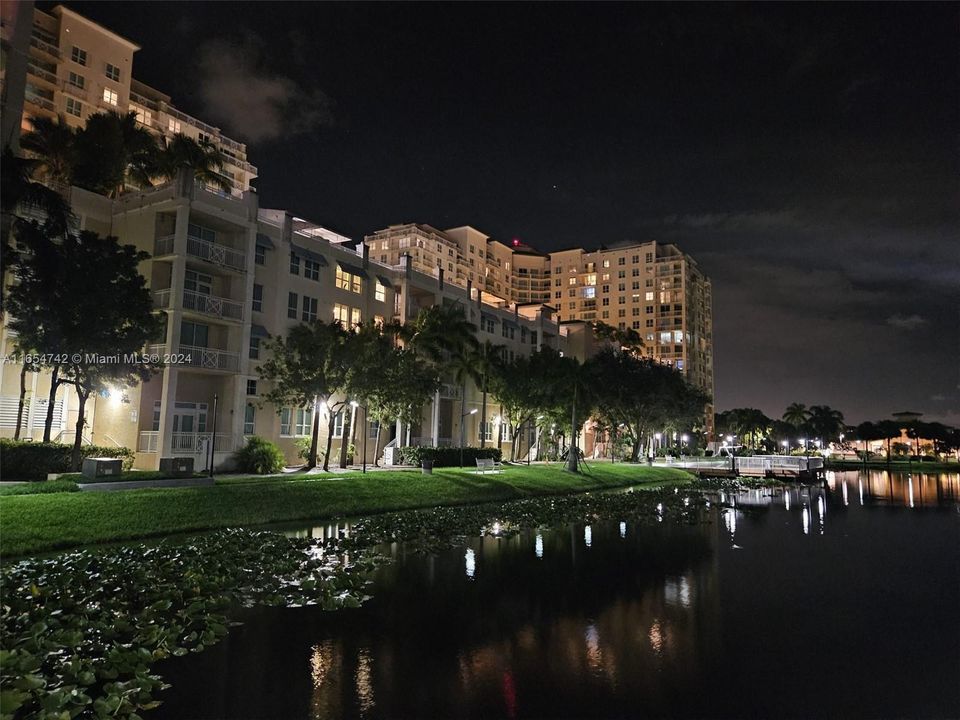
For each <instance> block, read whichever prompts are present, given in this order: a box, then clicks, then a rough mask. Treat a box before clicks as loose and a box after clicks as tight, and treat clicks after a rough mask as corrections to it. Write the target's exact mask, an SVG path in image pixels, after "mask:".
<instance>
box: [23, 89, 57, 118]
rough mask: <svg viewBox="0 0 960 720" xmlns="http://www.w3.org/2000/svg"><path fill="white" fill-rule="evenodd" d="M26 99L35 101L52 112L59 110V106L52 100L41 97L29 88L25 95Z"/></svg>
mask: <svg viewBox="0 0 960 720" xmlns="http://www.w3.org/2000/svg"><path fill="white" fill-rule="evenodd" d="M24 100H26V101H27V102H28V103H33V104H34V105H37V106H38V107H42V108H43V109H44V110H48V111H50V112H56V111H57V106H56V105H54V104H53V102H52V101H51V100H48V99H47V98H45V97H41V96H40V95H37V94H36V93H35V92H31V91H30V90H29V89H28V90H27V92H26V94H25V95H24Z"/></svg>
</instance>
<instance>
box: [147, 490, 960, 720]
mask: <svg viewBox="0 0 960 720" xmlns="http://www.w3.org/2000/svg"><path fill="white" fill-rule="evenodd" d="M827 485H828V487H827V488H819V487H817V488H808V487H802V488H798V487H797V486H785V487H783V488H771V489H763V490H744V491H738V492H735V493H732V494H731V493H713V494H712V497H711V499H712V502H711V507H710V508H709V509H707V510H706V511H705V517H704V520H705V521H706V522H704V523H702V524H692V525H687V524H684V525H679V524H675V523H672V522H669V519H667V520H665V521H664V522H662V523H655V524H652V525H651V524H645V525H640V524H637V523H630V522H622V521H620V520H618V519H617V518H610V519H609V520H603V521H601V522H592V523H591V524H583V523H580V524H574V525H569V526H564V527H558V528H553V529H550V530H547V531H542V532H528V533H521V534H519V535H515V536H512V537H504V538H498V537H489V536H488V537H485V538H480V537H476V538H471V539H470V540H469V541H468V542H467V543H466V544H465V545H463V546H461V547H456V548H451V549H450V550H447V551H443V552H441V553H439V554H436V555H432V556H427V555H421V554H415V553H412V552H408V551H406V550H405V548H404V547H403V546H402V545H393V546H389V547H386V548H384V552H385V553H386V554H388V555H390V556H392V558H393V562H392V563H391V564H389V565H385V566H383V567H381V568H380V569H378V570H377V572H376V574H375V577H374V584H373V586H372V594H373V595H374V599H373V600H371V601H370V602H369V603H368V604H367V605H365V606H364V607H362V608H361V609H358V610H345V611H340V612H336V613H326V612H323V611H321V610H319V609H316V608H299V609H256V610H253V611H249V612H248V613H247V614H245V615H244V616H243V618H242V619H243V620H244V623H245V624H244V625H243V626H241V627H238V628H234V629H233V630H231V632H230V635H229V637H228V638H227V639H226V640H224V641H223V642H221V643H220V644H218V645H216V646H214V647H212V648H210V649H208V650H207V651H205V652H204V653H201V654H199V655H194V656H190V657H187V658H181V659H176V660H172V661H167V662H163V663H160V664H158V665H157V666H156V671H157V672H159V673H160V674H162V675H163V676H164V678H165V679H166V680H167V681H168V682H170V683H172V684H173V687H172V688H171V689H170V690H168V691H166V692H165V693H163V694H162V696H161V697H162V699H163V700H164V705H163V706H162V707H161V708H160V709H159V710H158V711H156V712H155V713H153V714H152V715H151V716H152V717H156V718H193V717H198V718H199V717H203V718H213V717H217V718H285V719H292V718H341V717H356V718H395V717H404V718H448V717H449V718H490V717H503V718H535V717H571V718H572V717H640V716H642V717H716V718H743V717H763V718H782V717H803V718H810V717H824V718H826V717H836V718H859V717H864V718H866V717H871V718H873V717H911V718H927V717H930V718H932V717H957V716H960V510H958V508H960V504H958V503H960V475H957V474H940V475H916V474H915V475H912V476H908V475H906V474H892V475H891V474H889V473H886V472H882V471H868V472H860V473H858V472H843V473H840V472H838V473H835V474H834V473H829V474H828V483H827ZM728 506H732V507H728ZM341 527H342V526H341ZM336 531H337V528H336V527H334V526H329V525H326V524H325V525H323V526H320V527H317V528H306V527H305V528H302V529H301V531H300V533H301V534H303V533H305V534H311V535H314V536H320V535H324V534H327V533H330V532H336Z"/></svg>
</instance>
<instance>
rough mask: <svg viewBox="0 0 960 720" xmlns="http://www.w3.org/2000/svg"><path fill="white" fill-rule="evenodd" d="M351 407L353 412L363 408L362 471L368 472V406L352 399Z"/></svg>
mask: <svg viewBox="0 0 960 720" xmlns="http://www.w3.org/2000/svg"><path fill="white" fill-rule="evenodd" d="M350 407H352V408H353V412H354V413H356V412H357V408H362V409H363V462H362V467H363V469H362V470H361V472H362V473H364V474H366V472H367V435H369V434H370V430H369V429H368V428H367V408H366V406H364V405H361V404H360V403H358V402H357V401H356V400H351V401H350Z"/></svg>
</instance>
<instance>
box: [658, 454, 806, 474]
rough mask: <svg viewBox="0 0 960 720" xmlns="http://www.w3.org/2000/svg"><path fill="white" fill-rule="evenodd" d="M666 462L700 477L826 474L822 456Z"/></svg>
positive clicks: (690, 458) (676, 460)
mask: <svg viewBox="0 0 960 720" xmlns="http://www.w3.org/2000/svg"><path fill="white" fill-rule="evenodd" d="M658 464H660V463H658ZM663 464H664V465H665V466H667V467H677V468H683V469H684V470H689V471H690V472H693V473H696V474H697V475H698V476H700V477H740V476H743V477H767V478H784V479H791V480H817V479H818V478H820V477H821V476H822V475H823V458H820V457H797V456H793V455H753V456H750V457H720V458H718V457H702V458H701V457H682V458H679V459H672V458H667V459H666V461H665V462H664V463H663Z"/></svg>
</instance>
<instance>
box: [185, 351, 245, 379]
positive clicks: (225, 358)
mask: <svg viewBox="0 0 960 720" xmlns="http://www.w3.org/2000/svg"><path fill="white" fill-rule="evenodd" d="M177 354H178V355H183V356H184V362H183V363H181V364H185V365H190V366H192V367H198V368H204V369H206V370H222V371H224V372H237V370H238V369H239V368H240V353H235V352H230V351H229V350H219V349H217V348H209V347H196V346H195V345H180V346H179V347H178V348H177Z"/></svg>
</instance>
